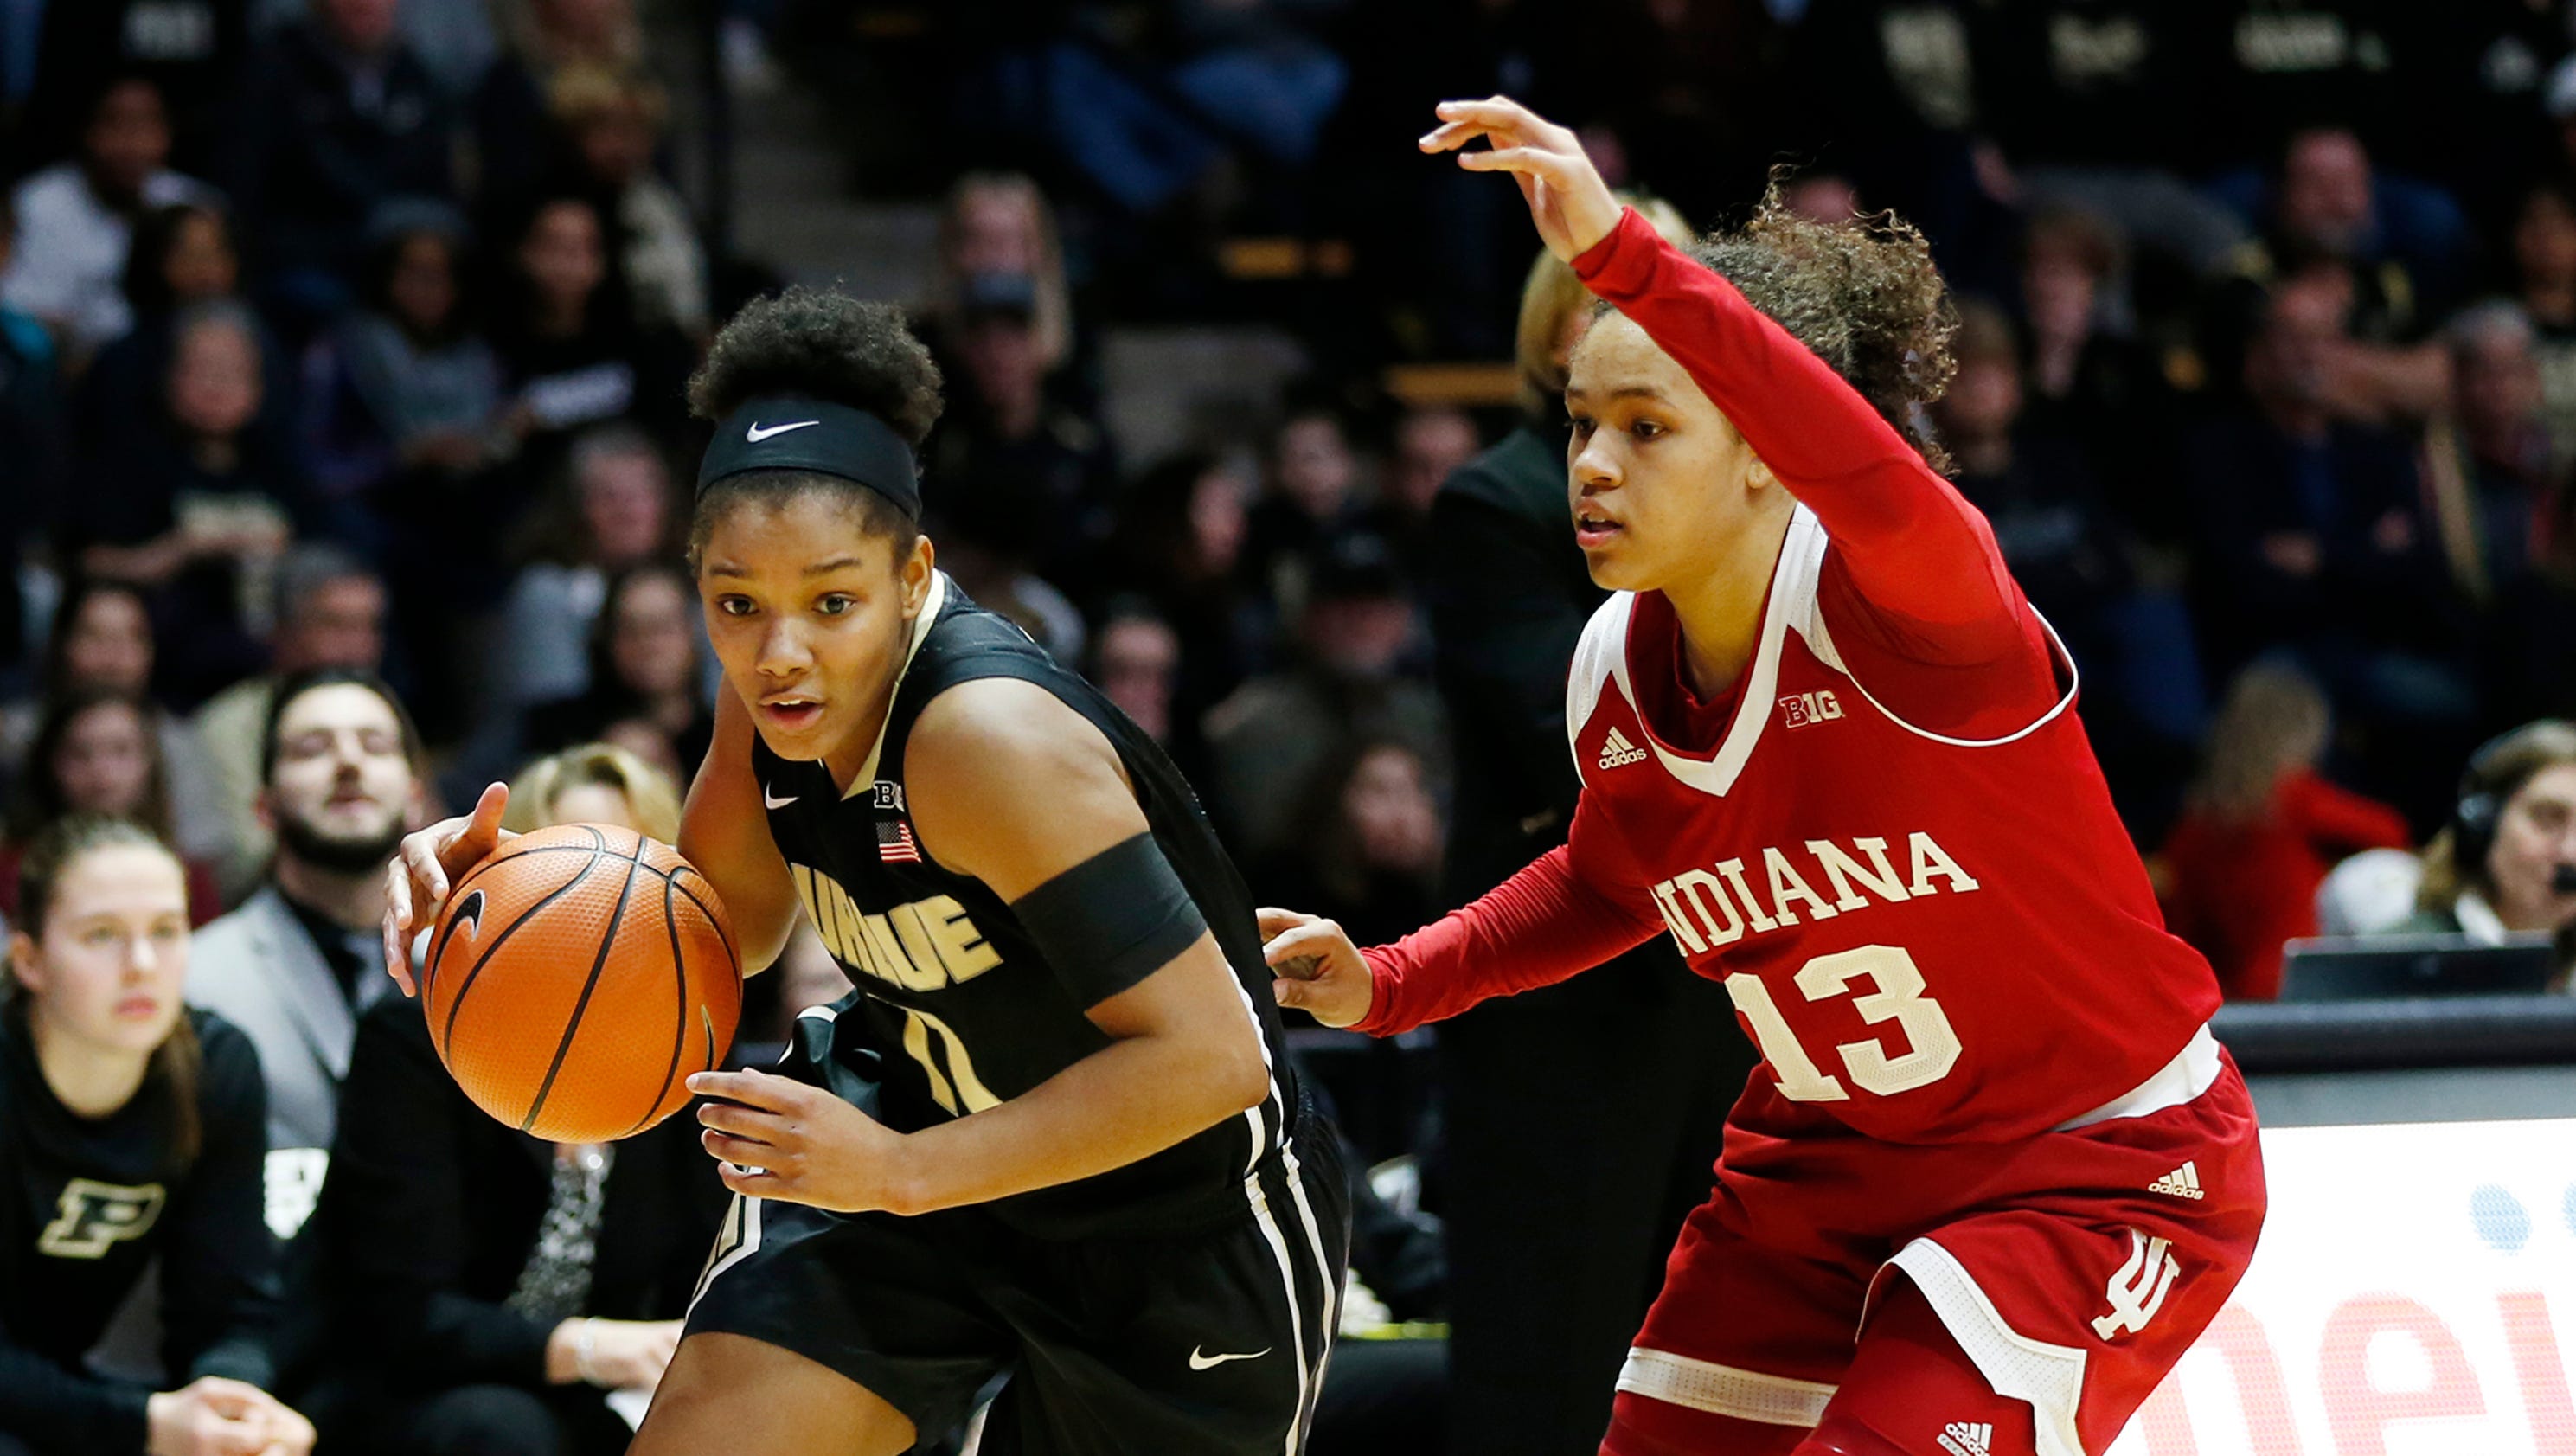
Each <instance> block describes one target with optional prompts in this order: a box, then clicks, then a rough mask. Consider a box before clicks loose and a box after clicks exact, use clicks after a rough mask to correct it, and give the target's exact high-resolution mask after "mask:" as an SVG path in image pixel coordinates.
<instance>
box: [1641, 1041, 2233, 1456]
mask: <svg viewBox="0 0 2576 1456" xmlns="http://www.w3.org/2000/svg"><path fill="white" fill-rule="evenodd" d="M2263 1207H2264V1195H2263V1164H2262V1154H2261V1150H2260V1148H2259V1147H2258V1146H2257V1144H2256V1141H2255V1122H2254V1104H2253V1100H2252V1099H2251V1097H2249V1096H2248V1095H2247V1093H2246V1090H2245V1083H2244V1080H2243V1079H2242V1078H2241V1077H2239V1076H2238V1075H2237V1072H2236V1067H2235V1064H2234V1063H2233V1062H2232V1061H2227V1060H2225V1059H2224V1055H2223V1053H2222V1054H2221V1062H2220V1066H2219V1070H2218V1074H2217V1078H2216V1080H2215V1081H2212V1082H2210V1083H2209V1084H2208V1087H2207V1089H2206V1090H2205V1091H2203V1092H2201V1093H2200V1094H2199V1095H2198V1096H2196V1097H2193V1098H2191V1099H2190V1100H2189V1101H2186V1102H2183V1103H2180V1104H2179V1105H2175V1106H2170V1107H2166V1108H2163V1109H2162V1110H2160V1111H2155V1112H2151V1113H2148V1114H2146V1115H2143V1116H2136V1117H2121V1118H2114V1119H2111V1120H2108V1121H2103V1122H2097V1123H2093V1124H2091V1125H2089V1126H2086V1127H2082V1128H2079V1129H2075V1130H2073V1131H2066V1132H2050V1133H2043V1134H2041V1135H2040V1136H2038V1137H2035V1138H2030V1139H2027V1140H2024V1141H2020V1142H2012V1143H1986V1144H1947V1145H1941V1146H1915V1145H1908V1144H1899V1143H1887V1142H1880V1141H1876V1140H1874V1139H1871V1138H1866V1137H1862V1136H1860V1135H1859V1134H1857V1133H1854V1132H1852V1131H1851V1130H1850V1129H1848V1128H1846V1127H1844V1126H1842V1124H1840V1123H1838V1122H1835V1121H1834V1120H1833V1119H1831V1118H1830V1117H1827V1116H1824V1115H1823V1114H1821V1113H1819V1112H1817V1111H1816V1110H1815V1109H1813V1108H1811V1107H1808V1106H1804V1105H1802V1104H1798V1103H1793V1102H1789V1101H1787V1100H1785V1099H1783V1098H1781V1097H1780V1096H1779V1095H1778V1094H1777V1092H1776V1091H1775V1090H1773V1088H1772V1086H1771V1084H1770V1082H1769V1080H1768V1079H1766V1078H1759V1077H1757V1078H1756V1079H1755V1081H1754V1085H1753V1086H1752V1087H1751V1088H1749V1089H1748V1090H1747V1091H1746V1093H1745V1096H1744V1099H1743V1101H1742V1102H1740V1103H1738V1104H1737V1107H1736V1109H1735V1113H1734V1116H1733V1118H1732V1119H1731V1120H1730V1122H1729V1125H1728V1128H1727V1135H1726V1145H1725V1153H1724V1156H1723V1158H1722V1160H1721V1161H1720V1163H1719V1165H1718V1181H1717V1191H1716V1193H1715V1194H1714V1196H1712V1197H1711V1198H1710V1199H1709V1201H1708V1202H1707V1203H1705V1204H1702V1205H1701V1206H1700V1207H1699V1208H1698V1209H1697V1210H1696V1211H1695V1212H1693V1213H1692V1215H1691V1217H1690V1221H1689V1223H1688V1224H1687V1225H1685V1226H1684V1228H1683V1230H1682V1236H1681V1239H1680V1241H1679V1242H1678V1243H1677V1244H1675V1245H1674V1247H1673V1253H1672V1258H1671V1260H1670V1261H1669V1263H1668V1264H1667V1265H1666V1268H1665V1275H1664V1288H1663V1293H1662V1294H1661V1295H1659V1296H1657V1298H1656V1300H1655V1304H1654V1308H1653V1309H1652V1310H1651V1311H1649V1312H1648V1313H1647V1316H1646V1325H1645V1329H1644V1330H1643V1331H1641V1332H1640V1333H1639V1334H1638V1336H1637V1344H1636V1348H1635V1349H1634V1350H1633V1351H1631V1352H1630V1355H1629V1358H1628V1365H1627V1368H1626V1370H1624V1371H1623V1372H1622V1373H1621V1375H1620V1377H1619V1389H1620V1390H1621V1391H1622V1392H1626V1393H1628V1394H1630V1395H1632V1396H1646V1397H1651V1398H1653V1399H1656V1400H1659V1401H1666V1402H1670V1403H1672V1404H1673V1405H1676V1406H1681V1407H1686V1408H1688V1409H1690V1410H1695V1411H1704V1412H1708V1413H1711V1414H1714V1415H1719V1416H1726V1417H1731V1418H1733V1419H1734V1420H1737V1421H1753V1422H1761V1423H1765V1424H1769V1425H1774V1426H1788V1427H1803V1426H1813V1425H1815V1424H1816V1422H1817V1420H1818V1419H1819V1418H1820V1417H1821V1416H1822V1414H1823V1412H1824V1407H1825V1403H1826V1401H1828V1400H1829V1399H1831V1398H1832V1396H1833V1394H1834V1391H1835V1388H1836V1386H1837V1383H1838V1382H1839V1381H1840V1380H1841V1378H1842V1375H1843V1372H1844V1370H1845V1368H1846V1367H1847V1366H1849V1365H1850V1363H1851V1360H1852V1353H1853V1347H1854V1344H1855V1342H1856V1340H1857V1339H1858V1337H1859V1334H1860V1330H1861V1326H1862V1323H1863V1321H1864V1319H1865V1317H1866V1315H1867V1313H1868V1311H1869V1309H1870V1306H1871V1301H1872V1299H1873V1298H1874V1296H1875V1295H1877V1294H1878V1293H1879V1292H1880V1290H1881V1287H1882V1283H1883V1281H1884V1280H1885V1279H1886V1277H1887V1274H1888V1272H1889V1271H1890V1270H1902V1271H1904V1273H1905V1275H1906V1276H1907V1277H1908V1278H1909V1279H1910V1280H1911V1281H1912V1282H1913V1283H1914V1285H1915V1286H1916V1287H1917V1288H1918V1289H1920V1290H1921V1291H1922V1293H1923V1296H1924V1298H1925V1300H1926V1301H1927V1302H1929V1304H1930V1305H1931V1307H1932V1309H1933V1311H1934V1313H1935V1314H1937V1315H1938V1316H1939V1318H1940V1322H1941V1324H1942V1326H1943V1327H1944V1328H1946V1329H1947V1330H1948V1332H1949V1334H1950V1335H1951V1337H1952V1338H1953V1339H1955V1340H1956V1341H1957V1342H1958V1345H1959V1348H1960V1349H1961V1350H1963V1351H1964V1352H1966V1354H1967V1356H1968V1358H1969V1359H1970V1360H1972V1361H1974V1362H1975V1364H1976V1366H1977V1369H1978V1372H1979V1373H1980V1374H1982V1375H1983V1376H1984V1378H1985V1381H1986V1383H1987V1384H1989V1385H1991V1386H1992V1387H1993V1389H1994V1391H1995V1392H1996V1393H1997V1394H2000V1395H2003V1396H2007V1397H2010V1398H2012V1399H2014V1400H2021V1401H2028V1402H2029V1403H2030V1406H2031V1410H2032V1415H2033V1423H2034V1428H2035V1436H2036V1450H2037V1452H2038V1456H2100V1453H2101V1452H2102V1451H2103V1450H2104V1449H2105V1448H2107V1447H2108V1446H2109V1445H2110V1444H2111V1442H2112V1440H2113V1438H2115V1437H2116V1436H2118V1435H2119V1433H2120V1428H2121V1427H2122V1426H2123V1425H2125V1424H2126V1423H2127V1422H2128V1419H2129V1416H2130V1414H2131V1413H2132V1412H2133V1411H2135V1410H2136V1409H2137V1408H2138V1407H2139V1406H2140V1405H2141V1404H2143V1403H2144V1402H2145V1401H2146V1398H2147V1397H2148V1396H2149V1395H2150V1394H2152V1393H2154V1391H2155V1388H2156V1385H2157V1384H2158V1383H2159V1382H2160V1381H2162V1380H2163V1379H2164V1376H2165V1372H2166V1371H2168V1370H2170V1369H2171V1368H2172V1367H2173V1365H2174V1362H2175V1361H2177V1360H2179V1359H2181V1358H2182V1355H2183V1352H2184V1351H2185V1350H2187V1349H2189V1348H2190V1346H2191V1343H2192V1341H2193V1340H2194V1339H2195V1338H2197V1337H2198V1336H2199V1334H2200V1332H2201V1330H2202V1329H2203V1328H2204V1327H2205V1326H2207V1325H2208V1324H2209V1322H2210V1321H2211V1320H2212V1319H2214V1318H2216V1316H2217V1314H2218V1311H2219V1309H2220V1307H2221V1306H2222V1305H2224V1304H2225V1303H2226V1302H2227V1296H2228V1294H2229V1293H2230V1292H2231V1291H2233V1290H2234V1289H2235V1287H2236V1281H2237V1280H2238V1279H2239V1278H2240V1277H2242V1276H2243V1274H2244V1272H2245V1266H2246V1264H2247V1263H2248V1262H2249V1261H2250V1260H2251V1259H2252V1258H2253V1256H2254V1241H2255V1237H2256V1235H2257V1234H2258V1233H2259V1232H2260V1231H2261V1229H2262V1226H2263ZM1923 1415H1924V1417H1925V1419H1926V1421H1927V1422H1928V1424H1927V1427H1926V1430H1925V1433H1924V1439H1923V1441H1922V1445H1923V1448H1924V1449H1925V1450H1933V1449H1946V1448H1937V1447H1936V1444H1935V1443H1936V1441H1937V1438H1938V1435H1939V1433H1940V1432H1941V1430H1942V1426H1941V1422H1940V1413H1939V1412H1937V1411H1925V1412H1924V1413H1923ZM1738 1429H1741V1428H1738Z"/></svg>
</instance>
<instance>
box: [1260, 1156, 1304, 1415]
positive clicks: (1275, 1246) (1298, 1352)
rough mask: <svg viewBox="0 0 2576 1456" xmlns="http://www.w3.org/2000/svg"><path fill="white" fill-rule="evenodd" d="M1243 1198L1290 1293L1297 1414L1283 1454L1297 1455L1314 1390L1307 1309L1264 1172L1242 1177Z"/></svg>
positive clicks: (1290, 1341) (1290, 1353)
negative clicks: (1264, 1186)
mask: <svg viewBox="0 0 2576 1456" xmlns="http://www.w3.org/2000/svg"><path fill="white" fill-rule="evenodd" d="M1243 1196H1244V1200H1245V1201H1246V1202H1248V1203H1250V1204H1251V1205H1252V1218H1253V1221H1254V1222H1255V1223H1258V1224H1259V1225H1261V1237H1262V1238H1263V1239H1265V1240H1267V1241H1268V1242H1269V1244H1270V1253H1271V1256H1272V1257H1273V1258H1275V1259H1277V1260H1278V1261H1279V1288H1280V1291H1281V1292H1282V1293H1284V1294H1286V1295H1287V1296H1288V1358H1289V1360H1290V1361H1291V1362H1292V1363H1294V1364H1295V1365H1296V1367H1297V1417H1296V1418H1295V1419H1293V1420H1291V1421H1289V1422H1288V1440H1287V1442H1286V1444H1285V1445H1283V1446H1282V1447H1281V1453H1282V1456H1297V1451H1298V1448H1299V1447H1300V1446H1302V1445H1304V1444H1305V1437H1306V1421H1305V1412H1306V1399H1307V1396H1308V1395H1309V1394H1310V1393H1312V1391H1313V1388H1314V1384H1313V1377H1312V1375H1311V1374H1310V1373H1309V1372H1308V1371H1307V1369H1306V1311H1305V1308H1304V1306H1302V1305H1301V1304H1299V1303H1298V1300H1297V1266H1296V1264H1295V1263H1294V1261H1292V1260H1291V1259H1290V1258H1289V1257H1288V1240H1287V1239H1285V1238H1283V1237H1281V1235H1280V1233H1279V1221H1278V1220H1277V1219H1274V1218H1272V1217H1271V1216H1270V1195H1268V1194H1266V1193H1264V1192H1262V1191H1261V1175H1260V1174H1259V1173H1258V1172H1254V1173H1249V1174H1246V1175H1245V1176H1244V1179H1243Z"/></svg>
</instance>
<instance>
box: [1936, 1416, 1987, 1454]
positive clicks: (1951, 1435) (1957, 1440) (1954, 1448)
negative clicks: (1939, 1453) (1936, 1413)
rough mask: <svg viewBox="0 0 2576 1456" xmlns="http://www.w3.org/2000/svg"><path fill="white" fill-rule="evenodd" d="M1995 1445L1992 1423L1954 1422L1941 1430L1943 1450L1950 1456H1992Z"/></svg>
mask: <svg viewBox="0 0 2576 1456" xmlns="http://www.w3.org/2000/svg"><path fill="white" fill-rule="evenodd" d="M1994 1444H1995V1427H1994V1423H1993V1422H1991V1421H1952V1422H1951V1423H1950V1424H1948V1425H1946V1426H1943V1427H1942V1428H1941V1449H1942V1450H1944V1451H1947V1452H1949V1453H1950V1456H1992V1453H1993V1450H1994Z"/></svg>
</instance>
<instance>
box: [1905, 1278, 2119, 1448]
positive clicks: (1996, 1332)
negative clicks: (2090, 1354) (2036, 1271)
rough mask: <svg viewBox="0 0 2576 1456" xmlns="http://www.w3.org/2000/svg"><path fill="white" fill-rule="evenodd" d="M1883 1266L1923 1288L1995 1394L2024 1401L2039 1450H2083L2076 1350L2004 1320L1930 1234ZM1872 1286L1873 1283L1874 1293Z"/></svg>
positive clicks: (2079, 1367)
mask: <svg viewBox="0 0 2576 1456" xmlns="http://www.w3.org/2000/svg"><path fill="white" fill-rule="evenodd" d="M1885 1268H1890V1269H1902V1270H1904V1271H1905V1273H1906V1276H1907V1277H1908V1278H1910V1279H1912V1280H1913V1281H1914V1287H1915V1288H1917V1289H1919V1290H1921V1291H1923V1299H1924V1302H1925V1303H1927V1304H1929V1305H1931V1306H1932V1313H1933V1314H1934V1315H1936V1316H1938V1317H1939V1319H1940V1321H1941V1327H1942V1328H1943V1329H1946V1330H1948V1331H1949V1332H1950V1338H1952V1339H1954V1340H1956V1341H1958V1342H1959V1348H1960V1349H1961V1350H1963V1351H1965V1352H1966V1353H1967V1356H1968V1358H1969V1360H1971V1361H1972V1362H1974V1363H1975V1365H1976V1367H1977V1373H1978V1374H1980V1375H1983V1376H1984V1377H1986V1384H1988V1385H1991V1386H1993V1387H1994V1390H1995V1394H1997V1395H2000V1396H2004V1397H2007V1398H2008V1399H2012V1400H2022V1401H2028V1402H2030V1409H2031V1425H2032V1427H2033V1429H2034V1432H2035V1434H2036V1436H2037V1438H2038V1440H2037V1447H2038V1456H2084V1441H2083V1438H2082V1437H2080V1436H2079V1435H2077V1434H2076V1429H2075V1412H2076V1408H2077V1406H2078V1405H2079V1404H2081V1402H2082V1401H2083V1399H2084V1364H2085V1356H2084V1352H2083V1351H2082V1350H2079V1349H2077V1348H2075V1347H2074V1346H2072V1345H2052V1344H2050V1343H2049V1342H2047V1341H2046V1340H2034V1339H2032V1338H2030V1337H2029V1336H2027V1335H2024V1334H2022V1333H2021V1332H2020V1331H2018V1330H2016V1329H2014V1328H2013V1327H2012V1326H2011V1325H2008V1324H2006V1323H2004V1317H2003V1315H2002V1314H2001V1313H2000V1312H1999V1311H1997V1310H1996V1308H1995V1304H1994V1301H1993V1300H1991V1299H1988V1298H1987V1297H1986V1292H1985V1291H1984V1290H1983V1289H1980V1288H1978V1287H1977V1280H1976V1276H1975V1275H1972V1274H1970V1273H1969V1272H1968V1269H1967V1266H1966V1265H1964V1264H1961V1263H1960V1262H1959V1260H1958V1257H1957V1256H1956V1255H1954V1254H1952V1253H1951V1252H1950V1251H1949V1250H1948V1249H1945V1248H1942V1247H1941V1246H1940V1245H1939V1244H1936V1243H1934V1242H1932V1241H1931V1240H1930V1239H1916V1240H1915V1241H1914V1242H1912V1243H1910V1244H1907V1245H1906V1246H1905V1247H1904V1248H1902V1249H1899V1250H1897V1251H1896V1257H1895V1258H1892V1259H1890V1260H1888V1261H1887V1264H1886V1265H1885ZM1874 1292H1875V1289H1873V1293H1874Z"/></svg>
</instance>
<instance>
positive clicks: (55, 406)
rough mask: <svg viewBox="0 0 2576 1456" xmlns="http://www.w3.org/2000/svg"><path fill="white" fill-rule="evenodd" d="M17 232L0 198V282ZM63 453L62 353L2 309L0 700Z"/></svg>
mask: <svg viewBox="0 0 2576 1456" xmlns="http://www.w3.org/2000/svg"><path fill="white" fill-rule="evenodd" d="M17 231H18V227H17V223H16V222H15V221H14V220H13V219H12V215H11V212H10V203H9V199H8V196H7V195H6V194H5V193H0V278H6V277H7V276H8V273H9V266H10V262H11V259H12V256H13V254H12V248H13V247H14V240H15V238H16V235H17ZM68 447H69V440H68V438H67V436H66V432H65V429H64V423H63V379H62V350H61V349H60V347H59V346H58V345H56V343H55V342H54V335H53V331H52V330H50V329H48V328H46V327H45V325H44V324H43V323H42V322H41V321H39V320H38V319H37V318H36V316H35V315H34V314H31V313H27V312H25V311H23V310H20V309H17V308H13V307H11V306H10V305H9V304H8V303H7V302H5V301H0V695H5V694H6V693H7V692H8V691H9V690H10V689H11V688H12V687H15V686H19V685H21V684H22V683H23V672H22V669H23V667H24V666H25V663H26V655H27V654H26V649H27V646H28V636H27V634H28V620H27V611H26V605H27V604H26V603H25V601H23V600H22V597H23V595H24V593H23V588H22V586H21V583H20V580H19V571H20V568H21V567H22V566H24V565H26V564H27V549H28V547H29V546H30V545H32V544H33V543H34V542H35V541H36V539H37V537H38V534H39V532H40V531H42V530H43V528H44V527H45V526H47V525H48V524H50V523H51V522H52V520H53V519H54V516H55V514H56V513H57V512H58V511H59V510H60V509H61V501H62V490H63V477H64V471H65V469H66V468H67V465H68V461H69V455H68Z"/></svg>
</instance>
